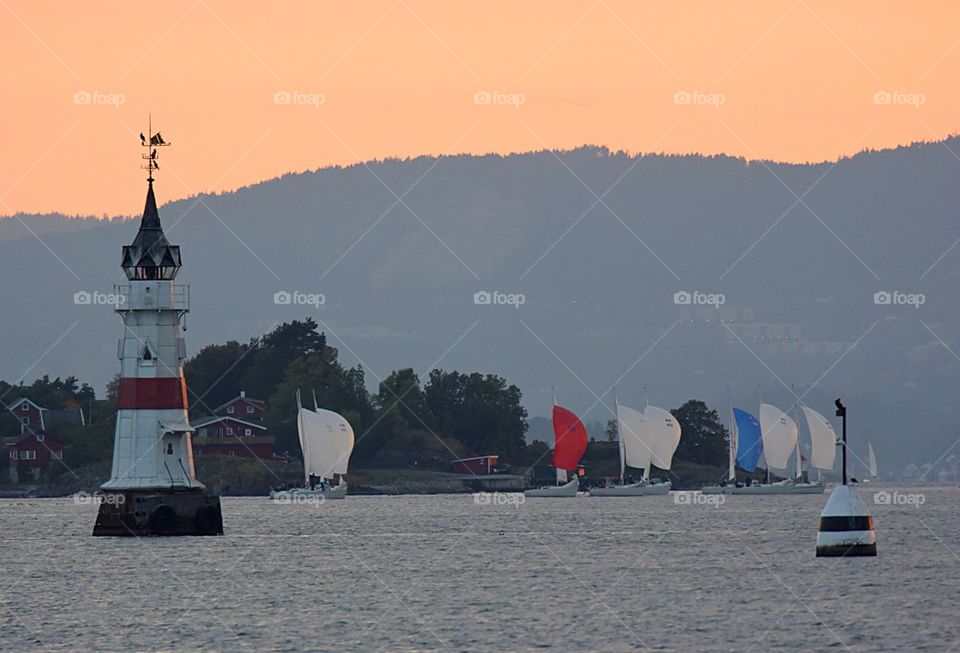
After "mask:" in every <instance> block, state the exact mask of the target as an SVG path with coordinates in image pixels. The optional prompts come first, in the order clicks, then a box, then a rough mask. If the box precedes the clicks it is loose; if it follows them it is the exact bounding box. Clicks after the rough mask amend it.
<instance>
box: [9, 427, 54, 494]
mask: <svg viewBox="0 0 960 653" xmlns="http://www.w3.org/2000/svg"><path fill="white" fill-rule="evenodd" d="M7 451H8V455H9V457H10V461H9V469H10V480H11V481H13V482H14V483H19V482H20V481H21V480H27V478H28V477H30V478H32V480H37V478H39V477H40V472H41V470H44V469H46V468H47V467H49V466H50V464H51V463H53V462H55V461H58V460H63V443H62V442H60V440H58V439H56V438H54V437H52V436H49V435H47V434H46V433H44V432H43V431H36V432H33V431H31V432H28V433H26V434H24V435H21V436H20V437H19V438H17V439H16V440H14V441H13V442H10V443H8V444H7Z"/></svg>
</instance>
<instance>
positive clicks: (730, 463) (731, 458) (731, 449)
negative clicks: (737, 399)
mask: <svg viewBox="0 0 960 653" xmlns="http://www.w3.org/2000/svg"><path fill="white" fill-rule="evenodd" d="M727 414H728V417H729V419H730V441H729V442H728V443H727V444H728V446H727V458H728V460H727V480H728V481H730V482H736V480H737V468H736V465H737V458H736V440H735V439H734V438H735V437H736V430H735V429H736V421H735V420H734V419H733V402H732V401H731V400H730V386H729V385H728V386H727Z"/></svg>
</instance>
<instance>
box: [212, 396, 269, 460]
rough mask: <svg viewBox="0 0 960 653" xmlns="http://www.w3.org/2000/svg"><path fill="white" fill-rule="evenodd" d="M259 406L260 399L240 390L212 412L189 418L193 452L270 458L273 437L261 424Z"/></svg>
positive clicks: (261, 417)
mask: <svg viewBox="0 0 960 653" xmlns="http://www.w3.org/2000/svg"><path fill="white" fill-rule="evenodd" d="M263 408H264V402H263V400H261V399H253V398H251V397H248V396H247V393H246V392H241V393H240V395H239V396H237V397H235V398H233V399H231V400H230V401H228V402H226V403H225V404H223V405H221V406H218V407H217V408H215V409H214V410H213V415H210V416H208V417H204V418H202V419H199V420H195V421H193V453H194V455H196V456H238V457H240V458H272V457H273V443H274V438H273V437H271V436H270V434H269V433H268V432H267V427H266V426H264V425H263Z"/></svg>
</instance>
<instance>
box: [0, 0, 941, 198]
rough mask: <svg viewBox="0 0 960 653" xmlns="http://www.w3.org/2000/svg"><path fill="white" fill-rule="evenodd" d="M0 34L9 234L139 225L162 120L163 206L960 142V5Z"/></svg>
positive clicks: (83, 9)
mask: <svg viewBox="0 0 960 653" xmlns="http://www.w3.org/2000/svg"><path fill="white" fill-rule="evenodd" d="M0 16H2V19H0V56H2V61H3V62H4V65H3V66H2V67H0V96H2V102H3V107H4V109H3V114H2V115H3V120H2V121H0V139H2V142H0V214H9V213H11V212H13V211H19V210H22V211H30V212H47V211H62V212H67V213H81V214H91V213H92V214H97V215H99V214H102V213H108V214H132V213H137V212H138V211H140V210H141V208H142V203H143V192H144V190H143V184H142V179H143V177H144V173H143V171H141V170H140V169H139V168H138V164H139V163H140V162H139V160H138V157H139V154H140V150H139V147H138V142H139V139H138V136H137V134H138V133H139V132H140V131H141V130H145V129H146V120H147V114H148V112H152V113H153V117H154V125H155V126H157V127H159V128H160V130H161V131H162V133H163V135H164V137H165V138H166V139H167V140H168V141H172V142H174V144H175V147H173V148H169V149H167V150H165V151H163V152H162V157H163V158H162V160H161V165H162V166H163V169H162V170H161V171H160V173H159V174H158V179H159V180H160V184H159V185H158V194H159V195H160V197H161V200H162V201H169V200H172V199H175V198H178V197H184V196H186V195H190V194H192V193H197V192H206V191H221V190H229V189H233V188H236V187H238V186H243V185H246V184H250V183H253V182H257V181H260V180H263V179H266V178H270V177H274V176H277V175H279V174H282V173H284V172H287V171H300V170H307V169H313V168H318V167H322V166H325V165H329V164H335V163H351V162H356V161H359V160H367V159H374V158H383V157H387V156H399V157H405V156H411V155H417V154H437V153H455V152H478V153H479V152H489V151H497V152H511V151H524V150H531V149H540V148H543V147H557V148H569V147H574V146H576V145H580V144H583V143H596V144H604V145H607V146H609V147H610V148H612V149H626V150H629V151H631V152H644V151H667V152H708V153H712V152H726V153H731V154H736V155H744V156H747V157H764V158H772V159H778V160H789V161H808V160H822V159H832V158H836V157H837V156H839V155H843V154H849V153H853V152H855V151H858V150H860V149H863V148H865V147H871V148H881V147H890V146H895V145H897V144H903V143H909V142H912V141H916V140H929V139H934V138H942V137H943V136H945V135H947V134H950V133H953V132H955V131H957V125H958V120H960V76H958V75H957V74H956V71H957V68H958V65H960V3H956V2H929V3H907V2H876V3H862V2H844V1H837V0H831V1H815V0H795V1H794V0H784V1H781V0H763V1H757V2H738V3H732V2H731V3H723V2H694V3H686V2H642V3H641V2H618V1H616V0H598V1H597V2H591V1H587V2H558V1H555V0H551V1H544V2H529V3H521V2H516V1H515V0H511V1H506V2H490V1H485V2H474V3H469V4H468V3H462V2H449V1H442V2H423V1H420V0H395V1H394V0H383V1H381V0H377V1H371V2H337V3H319V2H303V3H296V2H282V3H254V2H249V3H248V2H242V3H241V2H219V1H216V0H197V1H195V2H191V1H189V0H188V1H185V2H163V3H159V2H156V3H130V2H89V3H88V2H84V3H78V2H50V3H47V2H44V3H38V2H32V1H19V0H0ZM478 92H481V93H482V92H487V93H489V94H490V95H487V96H481V97H480V100H481V102H482V101H483V100H485V99H486V98H490V103H489V104H484V103H477V102H476V101H475V94H477V93H478ZM278 93H280V94H281V95H279V96H277V95H276V94H278ZM283 93H286V95H282V94H283ZM678 93H681V95H679V96H677V99H676V100H675V96H676V94H678ZM683 93H686V95H684V94H683ZM878 93H879V94H880V95H879V96H877V94H878ZM77 94H79V95H77ZM275 97H277V98H278V101H275ZM75 98H76V99H75ZM287 99H289V100H290V102H289V103H284V101H285V100H287ZM321 100H322V102H321ZM687 100H689V102H686V101H687ZM685 102H686V103H685Z"/></svg>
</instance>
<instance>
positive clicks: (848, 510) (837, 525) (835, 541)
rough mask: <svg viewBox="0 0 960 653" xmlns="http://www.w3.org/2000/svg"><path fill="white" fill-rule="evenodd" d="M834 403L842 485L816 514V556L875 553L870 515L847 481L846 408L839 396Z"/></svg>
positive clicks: (874, 533) (875, 535)
mask: <svg viewBox="0 0 960 653" xmlns="http://www.w3.org/2000/svg"><path fill="white" fill-rule="evenodd" d="M834 403H835V404H836V406H837V417H839V418H840V419H841V421H842V424H843V435H842V436H841V441H840V446H841V447H842V448H843V484H842V485H838V486H837V487H835V488H834V489H833V492H832V493H831V494H830V498H829V499H828V500H827V505H826V506H825V507H824V509H823V512H821V513H820V528H819V530H818V531H817V557H818V558H820V557H842V556H875V555H877V533H876V531H874V530H873V517H872V516H870V514H869V513H868V512H867V509H866V507H865V506H864V505H863V503H862V502H861V501H860V498H859V497H858V496H857V494H856V492H854V491H853V488H852V487H850V486H849V485H848V484H847V408H846V406H844V405H843V404H842V403H840V400H839V399H837V400H836V401H835V402H834Z"/></svg>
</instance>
